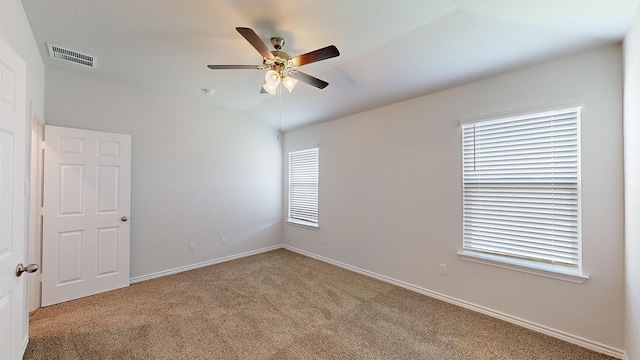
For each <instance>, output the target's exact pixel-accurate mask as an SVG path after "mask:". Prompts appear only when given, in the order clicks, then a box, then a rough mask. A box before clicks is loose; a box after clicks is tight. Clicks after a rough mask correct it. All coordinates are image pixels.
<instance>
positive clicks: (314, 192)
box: [288, 148, 318, 227]
mask: <svg viewBox="0 0 640 360" xmlns="http://www.w3.org/2000/svg"><path fill="white" fill-rule="evenodd" d="M288 221H289V222H291V223H295V224H299V225H305V226H311V227H318V148H313V149H306V150H301V151H293V152H290V153H289V216H288Z"/></svg>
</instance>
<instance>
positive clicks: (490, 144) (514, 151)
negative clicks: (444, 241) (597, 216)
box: [462, 108, 581, 273]
mask: <svg viewBox="0 0 640 360" xmlns="http://www.w3.org/2000/svg"><path fill="white" fill-rule="evenodd" d="M579 119H580V109H579V108H572V109H565V110H558V111H551V112H544V113H537V114H529V115H525V116H518V117H510V118H502V119H494V120H488V121H478V122H473V123H465V124H463V125H462V132H463V252H462V253H463V254H471V255H473V254H476V255H479V257H482V256H483V255H489V256H488V257H487V258H490V259H493V260H495V259H497V260H498V261H501V260H504V261H506V262H509V263H512V264H518V265H524V266H532V267H534V268H536V267H538V268H546V269H553V271H560V272H563V271H566V272H568V273H579V268H580V261H581V260H580V181H579V179H580V162H579V154H580V151H579V135H578V134H579V131H578V126H579Z"/></svg>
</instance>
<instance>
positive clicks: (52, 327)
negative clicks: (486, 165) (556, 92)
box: [24, 250, 612, 360]
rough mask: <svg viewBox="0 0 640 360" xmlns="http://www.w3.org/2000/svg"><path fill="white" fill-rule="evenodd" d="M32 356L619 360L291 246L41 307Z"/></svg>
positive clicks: (33, 323) (34, 317) (34, 320)
mask: <svg viewBox="0 0 640 360" xmlns="http://www.w3.org/2000/svg"><path fill="white" fill-rule="evenodd" d="M30 338H31V340H30V342H29V345H28V347H27V351H26V354H25V356H24V359H48V360H52V359H243V360H244V359H438V360H441V359H474V360H477V359H528V360H531V359H545V360H549V359H562V360H570V359H580V360H589V359H612V358H610V357H608V356H604V355H601V354H598V353H595V352H592V351H589V350H586V349H583V348H581V347H578V346H575V345H572V344H569V343H566V342H563V341H560V340H557V339H555V338H551V337H548V336H545V335H542V334H539V333H536V332H533V331H530V330H527V329H524V328H521V327H518V326H515V325H512V324H509V323H506V322H503V321H500V320H497V319H494V318H491V317H488V316H485V315H482V314H478V313H475V312H472V311H469V310H466V309H463V308H459V307H456V306H454V305H451V304H448V303H445V302H442V301H439V300H435V299H432V298H429V297H427V296H423V295H420V294H417V293H414V292H411V291H408V290H405V289H402V288H398V287H396V286H393V285H390V284H387V283H384V282H381V281H378V280H374V279H371V278H368V277H365V276H362V275H359V274H357V273H353V272H350V271H347V270H344V269H341V268H338V267H335V266H332V265H328V264H325V263H322V262H319V261H316V260H314V259H310V258H307V257H304V256H301V255H298V254H296V253H292V252H290V251H287V250H276V251H271V252H268V253H264V254H260V255H255V256H251V257H248V258H243V259H239V260H235V261H230V262H226V263H223V264H218V265H213V266H209V267H206V268H202V269H197V270H193V271H188V272H183V273H180V274H176V275H171V276H166V277H163V278H159V279H154V280H149V281H145V282H142V283H138V284H134V285H131V286H130V287H128V288H125V289H120V290H116V291H112V292H108V293H104V294H99V295H95V296H91V297H87V298H83V299H79V300H74V301H70V302H67V303H63V304H59V305H54V306H50V307H47V308H42V309H38V310H36V311H35V312H33V313H32V314H31V317H30Z"/></svg>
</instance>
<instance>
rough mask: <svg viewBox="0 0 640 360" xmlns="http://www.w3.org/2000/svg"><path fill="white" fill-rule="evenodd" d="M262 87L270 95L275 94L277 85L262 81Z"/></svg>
mask: <svg viewBox="0 0 640 360" xmlns="http://www.w3.org/2000/svg"><path fill="white" fill-rule="evenodd" d="M262 88H263V89H264V91H266V92H268V93H269V94H271V95H275V94H276V91H277V90H278V85H277V84H276V85H271V84H269V83H268V82H266V83H264V85H262Z"/></svg>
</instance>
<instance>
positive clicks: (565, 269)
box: [458, 105, 589, 283]
mask: <svg viewBox="0 0 640 360" xmlns="http://www.w3.org/2000/svg"><path fill="white" fill-rule="evenodd" d="M581 110H582V106H581V105H579V106H566V107H557V108H554V109H551V110H550V109H548V108H547V109H527V110H525V111H519V112H517V113H516V112H509V113H502V114H497V115H493V116H486V117H481V118H473V119H466V120H463V121H461V122H460V129H461V136H462V135H463V134H462V128H463V126H467V125H471V124H476V123H485V124H490V123H494V122H501V121H507V120H518V119H525V118H528V117H536V116H545V115H552V114H554V113H558V112H561V113H562V112H567V111H575V112H576V113H577V115H576V117H577V119H576V122H577V124H576V126H577V130H576V131H577V134H576V139H577V164H578V171H577V183H576V185H577V189H578V194H577V207H578V215H577V224H578V234H577V244H578V251H577V254H578V260H577V264H576V266H569V265H565V264H553V263H545V262H543V261H536V260H530V259H520V258H517V257H513V256H509V255H501V254H497V253H485V252H479V251H473V250H470V249H464V248H463V249H462V250H460V251H458V256H459V257H460V258H461V259H462V260H465V261H469V262H474V263H479V264H485V265H490V266H494V267H499V268H503V269H509V270H514V271H519V272H523V273H528V274H533V275H538V276H544V277H548V278H553V279H557V280H563V281H569V282H573V283H584V282H585V281H586V280H587V279H589V276H588V275H585V274H584V273H583V271H582V261H583V257H582V253H583V252H582V211H581V205H582V199H581V198H582V196H581V192H582V186H581V173H582V171H581V136H580V133H581V131H580V127H581ZM462 140H463V138H461V142H460V143H461V145H462V144H463V141H462ZM461 150H462V149H461ZM463 173H464V171H463ZM463 173H462V175H463V176H462V177H461V180H462V187H461V191H462V193H463V198H464V184H465V183H464V174H463ZM462 210H463V211H464V204H463V207H462ZM462 239H464V235H463V236H462Z"/></svg>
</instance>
